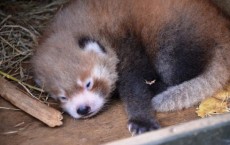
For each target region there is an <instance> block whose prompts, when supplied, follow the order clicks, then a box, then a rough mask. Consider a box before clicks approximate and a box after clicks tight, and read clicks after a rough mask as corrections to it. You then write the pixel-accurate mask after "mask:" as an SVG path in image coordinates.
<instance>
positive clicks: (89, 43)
mask: <svg viewBox="0 0 230 145" xmlns="http://www.w3.org/2000/svg"><path fill="white" fill-rule="evenodd" d="M78 44H79V46H80V48H82V49H83V50H85V51H93V52H96V53H98V54H105V53H106V51H105V48H104V47H103V46H102V45H101V44H100V43H99V42H98V41H95V40H93V39H90V38H88V37H84V38H81V39H80V40H79V41H78Z"/></svg>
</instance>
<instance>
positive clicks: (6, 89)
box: [0, 77, 63, 127]
mask: <svg viewBox="0 0 230 145" xmlns="http://www.w3.org/2000/svg"><path fill="white" fill-rule="evenodd" d="M0 96H2V97H3V98H4V99H6V100H7V101H9V102H11V103H12V104H13V105H15V106H16V107H18V108H20V109H21V110H23V111H25V112H26V113H28V114H30V115H32V116H33V117H35V118H37V119H39V120H40V121H42V122H44V123H45V124H47V125H48V126H50V127H55V126H60V125H62V121H61V120H62V119H63V116H62V114H61V112H59V111H57V110H56V109H54V108H51V107H48V106H47V105H45V104H43V103H41V102H39V101H37V100H35V99H33V98H31V97H29V96H28V95H26V94H25V93H23V92H22V91H20V90H19V89H18V88H17V87H16V86H14V85H13V84H12V83H10V82H9V81H7V80H6V79H4V78H3V77H0Z"/></svg>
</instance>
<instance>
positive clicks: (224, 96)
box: [213, 90, 230, 101]
mask: <svg viewBox="0 0 230 145" xmlns="http://www.w3.org/2000/svg"><path fill="white" fill-rule="evenodd" d="M213 97H214V98H216V99H219V100H222V101H229V99H230V92H229V91H227V90H222V91H220V92H218V93H217V94H215V95H214V96H213Z"/></svg>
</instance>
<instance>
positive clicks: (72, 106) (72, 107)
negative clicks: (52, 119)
mask: <svg viewBox="0 0 230 145" xmlns="http://www.w3.org/2000/svg"><path fill="white" fill-rule="evenodd" d="M104 103H105V100H104V98H103V97H100V96H99V94H96V93H92V92H90V91H84V92H83V93H81V94H76V95H75V96H72V99H70V100H68V101H67V102H66V103H63V105H62V108H63V109H64V110H65V111H66V112H68V113H69V114H70V115H71V116H72V117H74V118H82V117H89V116H92V115H94V114H96V113H97V112H98V111H100V109H101V108H102V107H103V105H104ZM80 106H89V107H90V113H89V114H90V115H89V116H81V115H80V114H78V113H77V109H78V108H79V107H80Z"/></svg>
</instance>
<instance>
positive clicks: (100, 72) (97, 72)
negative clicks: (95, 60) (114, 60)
mask: <svg viewBox="0 0 230 145" xmlns="http://www.w3.org/2000/svg"><path fill="white" fill-rule="evenodd" d="M92 72H93V74H92V76H94V77H96V78H105V77H106V76H109V71H108V69H107V68H106V67H104V66H102V65H96V66H95V67H94V68H93V71H92ZM105 79H107V78H105Z"/></svg>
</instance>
